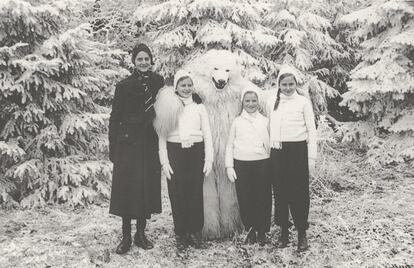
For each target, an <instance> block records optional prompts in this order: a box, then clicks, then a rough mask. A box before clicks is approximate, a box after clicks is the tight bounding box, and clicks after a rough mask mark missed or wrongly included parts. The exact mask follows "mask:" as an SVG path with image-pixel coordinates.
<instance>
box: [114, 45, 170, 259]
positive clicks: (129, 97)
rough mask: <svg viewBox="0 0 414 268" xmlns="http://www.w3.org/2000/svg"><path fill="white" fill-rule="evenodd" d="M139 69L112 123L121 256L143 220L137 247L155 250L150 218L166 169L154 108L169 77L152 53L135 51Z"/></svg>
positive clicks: (117, 102) (120, 93)
mask: <svg viewBox="0 0 414 268" xmlns="http://www.w3.org/2000/svg"><path fill="white" fill-rule="evenodd" d="M132 62H133V63H134V65H135V70H134V72H133V74H131V75H130V76H129V77H127V78H126V79H124V80H122V81H121V82H119V83H118V85H117V86H116V89H115V96H114V100H113V104H112V112H111V116H110V119H109V158H110V160H111V161H112V162H113V164H114V169H113V178H112V192H111V203H110V209H109V213H111V214H114V215H117V216H120V217H122V241H121V243H120V244H119V245H118V247H117V249H116V253H118V254H123V253H126V252H128V251H129V249H130V248H131V243H132V239H131V219H136V220H137V232H136V234H135V236H134V244H136V245H137V246H139V247H141V248H143V249H150V248H153V244H152V243H151V242H150V241H148V239H147V238H146V237H145V234H144V230H145V226H146V219H149V218H150V217H151V213H160V212H161V169H160V162H159V158H158V137H157V134H156V133H155V131H154V128H153V124H152V121H153V119H154V117H155V112H154V108H153V104H154V101H155V96H156V95H157V93H158V90H159V89H160V88H161V87H163V86H164V79H163V77H162V76H160V75H159V74H156V73H154V72H152V71H151V67H152V65H153V58H152V54H151V51H150V49H149V48H148V47H147V46H146V45H144V44H139V45H137V46H136V47H135V48H134V49H133V51H132Z"/></svg>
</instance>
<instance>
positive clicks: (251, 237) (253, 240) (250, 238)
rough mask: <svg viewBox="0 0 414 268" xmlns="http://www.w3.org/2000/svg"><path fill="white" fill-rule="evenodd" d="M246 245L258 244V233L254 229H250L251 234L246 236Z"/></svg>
mask: <svg viewBox="0 0 414 268" xmlns="http://www.w3.org/2000/svg"><path fill="white" fill-rule="evenodd" d="M244 243H245V244H254V243H256V231H255V230H253V228H250V231H249V233H248V234H247V236H246V240H245V241H244Z"/></svg>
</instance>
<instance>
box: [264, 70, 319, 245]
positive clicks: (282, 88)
mask: <svg viewBox="0 0 414 268" xmlns="http://www.w3.org/2000/svg"><path fill="white" fill-rule="evenodd" d="M294 72H295V71H294V70H293V69H291V68H289V67H284V68H282V69H281V70H280V72H279V75H278V79H277V83H278V86H279V90H278V92H277V94H276V96H274V97H272V98H270V99H269V100H268V102H267V110H268V115H269V117H270V146H271V148H272V149H271V154H270V161H271V166H272V174H273V175H272V177H273V178H272V179H273V183H274V186H275V187H274V189H275V219H276V224H277V225H279V226H281V234H280V237H279V241H278V244H279V247H286V246H287V244H288V243H289V226H290V222H289V211H290V213H291V214H292V218H293V222H294V225H295V227H296V229H297V230H298V251H302V250H306V249H307V248H308V242H307V238H306V230H307V229H308V227H309V224H308V214H309V173H311V174H312V173H313V172H314V170H315V159H316V127H315V121H314V114H313V109H312V104H311V102H310V101H309V100H308V99H307V98H306V97H304V96H301V95H299V94H298V93H297V90H296V88H297V80H296V77H295V75H294Z"/></svg>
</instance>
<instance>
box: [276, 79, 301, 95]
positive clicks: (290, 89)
mask: <svg viewBox="0 0 414 268" xmlns="http://www.w3.org/2000/svg"><path fill="white" fill-rule="evenodd" d="M296 86H297V85H296V81H295V78H294V77H293V76H292V75H289V76H287V77H285V78H283V79H282V80H280V83H279V87H280V90H281V92H282V93H283V94H285V95H286V96H290V95H292V94H293V93H294V92H295V91H296Z"/></svg>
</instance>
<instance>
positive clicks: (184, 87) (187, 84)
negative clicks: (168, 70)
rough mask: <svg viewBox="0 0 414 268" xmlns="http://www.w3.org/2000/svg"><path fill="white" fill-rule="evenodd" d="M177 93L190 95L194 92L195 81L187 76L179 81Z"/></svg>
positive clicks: (183, 95) (184, 96)
mask: <svg viewBox="0 0 414 268" xmlns="http://www.w3.org/2000/svg"><path fill="white" fill-rule="evenodd" d="M176 90H177V93H178V95H179V96H180V97H182V98H188V97H190V96H191V95H192V94H193V92H194V86H193V81H192V80H191V78H189V77H187V78H184V79H183V80H181V81H180V82H178V83H177V89H176Z"/></svg>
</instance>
